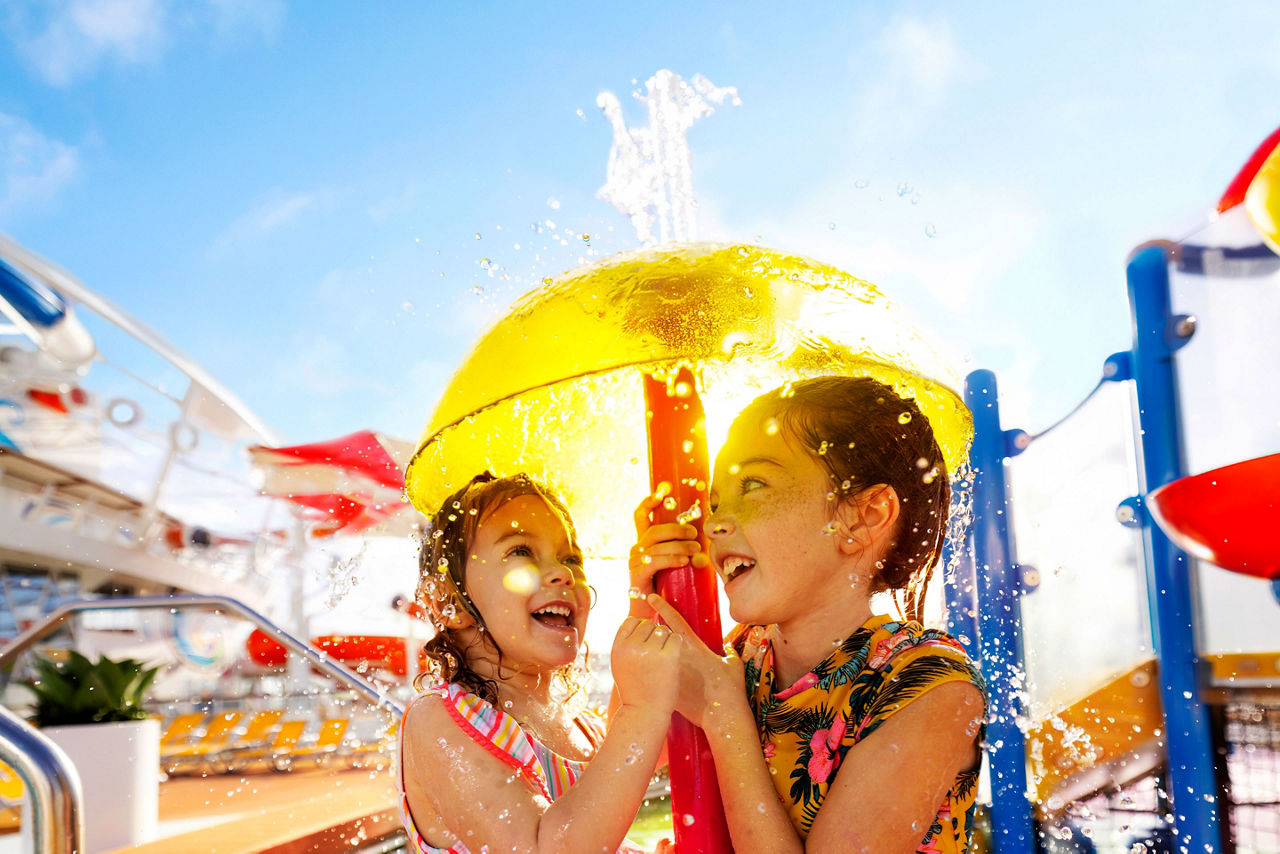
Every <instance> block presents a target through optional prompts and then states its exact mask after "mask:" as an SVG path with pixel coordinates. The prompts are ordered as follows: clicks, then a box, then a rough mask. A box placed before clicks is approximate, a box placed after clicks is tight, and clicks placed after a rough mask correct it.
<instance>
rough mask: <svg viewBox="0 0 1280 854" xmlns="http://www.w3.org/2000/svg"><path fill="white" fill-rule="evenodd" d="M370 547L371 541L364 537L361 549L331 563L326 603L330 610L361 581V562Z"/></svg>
mask: <svg viewBox="0 0 1280 854" xmlns="http://www.w3.org/2000/svg"><path fill="white" fill-rule="evenodd" d="M368 548H369V541H368V540H365V539H362V540H361V541H360V550H359V551H357V552H356V553H355V554H354V555H352V556H351V557H349V558H346V559H345V560H336V561H334V562H333V563H331V564H330V565H329V577H328V579H327V581H328V585H329V589H328V591H327V595H326V596H325V600H324V604H325V607H326V608H329V609H330V610H332V609H334V608H337V607H338V605H339V604H340V603H341V602H342V600H343V599H345V598H347V594H348V593H350V592H351V590H352V588H354V587H355V586H356V585H357V584H359V583H360V575H359V573H360V564H361V562H362V561H363V560H364V554H365V552H366V551H367V550H368Z"/></svg>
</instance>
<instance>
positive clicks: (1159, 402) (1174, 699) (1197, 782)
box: [1127, 246, 1221, 852]
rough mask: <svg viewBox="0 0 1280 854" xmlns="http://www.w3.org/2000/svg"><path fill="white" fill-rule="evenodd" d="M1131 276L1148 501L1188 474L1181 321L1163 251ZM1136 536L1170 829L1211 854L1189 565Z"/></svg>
mask: <svg viewBox="0 0 1280 854" xmlns="http://www.w3.org/2000/svg"><path fill="white" fill-rule="evenodd" d="M1127 275H1128V280H1129V306H1130V308H1131V310H1132V317H1133V351H1132V352H1133V379H1134V383H1133V394H1134V399H1135V401H1134V402H1135V409H1136V412H1137V415H1136V419H1135V428H1136V431H1137V434H1138V435H1137V443H1136V444H1137V448H1138V457H1139V463H1138V478H1139V491H1140V493H1141V494H1142V495H1146V494H1148V493H1149V492H1151V491H1152V490H1154V489H1156V488H1157V487H1160V486H1163V485H1164V484H1166V483H1169V482H1170V481H1173V480H1177V479H1178V478H1180V477H1182V476H1183V475H1185V474H1186V464H1185V462H1184V459H1183V449H1182V426H1181V421H1180V418H1179V409H1178V405H1179V404H1178V383H1177V375H1176V373H1175V371H1174V364H1173V353H1174V351H1175V350H1176V349H1177V348H1178V347H1179V346H1180V342H1179V340H1178V337H1179V332H1178V330H1177V329H1176V328H1175V327H1176V325H1177V321H1178V318H1176V317H1174V316H1173V314H1172V311H1171V308H1170V298H1169V264H1168V259H1167V257H1166V255H1165V250H1164V248H1163V247H1160V246H1150V247H1147V248H1145V249H1142V250H1141V251H1139V252H1137V253H1135V254H1134V256H1133V257H1132V258H1131V259H1130V261H1129V266H1128V270H1127ZM1183 338H1184V340H1185V335H1184V336H1183ZM1142 537H1143V544H1144V546H1145V548H1144V553H1145V559H1146V573H1147V598H1148V607H1149V608H1150V610H1151V633H1152V640H1153V642H1154V644H1155V650H1156V656H1157V658H1158V659H1159V663H1160V683H1161V684H1160V691H1161V694H1160V697H1161V700H1162V701H1163V704H1164V716H1165V744H1166V751H1167V756H1168V761H1169V792H1168V795H1169V797H1170V798H1171V799H1172V801H1173V813H1174V816H1175V829H1176V832H1177V834H1178V842H1179V846H1180V850H1183V851H1187V852H1211V851H1215V850H1217V847H1218V846H1219V844H1221V838H1220V831H1219V826H1218V804H1217V790H1216V787H1215V786H1214V778H1213V755H1212V741H1211V739H1210V733H1209V716H1208V713H1207V712H1206V710H1205V706H1204V701H1203V699H1202V696H1201V690H1200V689H1201V686H1200V679H1199V660H1198V658H1197V644H1196V613H1195V589H1194V579H1193V577H1192V574H1191V562H1190V559H1189V558H1188V556H1187V555H1186V553H1185V552H1183V551H1182V550H1180V549H1178V548H1176V547H1175V546H1174V545H1173V543H1171V542H1170V541H1169V539H1168V538H1167V537H1166V536H1165V535H1164V532H1162V531H1161V530H1160V529H1159V528H1158V527H1157V526H1156V525H1154V524H1152V522H1151V519H1150V517H1149V516H1148V515H1147V514H1146V513H1145V512H1144V513H1143V514H1142Z"/></svg>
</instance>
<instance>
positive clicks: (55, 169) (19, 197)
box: [0, 113, 80, 219]
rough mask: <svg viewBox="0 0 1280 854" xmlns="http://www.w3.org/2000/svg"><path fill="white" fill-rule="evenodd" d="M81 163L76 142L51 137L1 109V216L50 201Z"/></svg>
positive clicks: (4, 216) (5, 216)
mask: <svg viewBox="0 0 1280 854" xmlns="http://www.w3.org/2000/svg"><path fill="white" fill-rule="evenodd" d="M79 167H80V157H79V154H78V152H77V150H76V148H75V147H74V146H71V145H68V144H67V143H65V142H60V141H58V140H56V139H50V138H49V137H47V136H45V135H44V134H43V133H41V132H40V130H39V129H37V128H35V127H33V126H32V125H31V124H30V123H29V122H27V121H25V120H23V119H21V118H18V117H16V116H10V115H6V114H5V113H0V219H7V218H9V217H10V216H12V215H13V214H15V213H17V212H19V211H23V210H26V209H28V208H30V207H32V206H38V205H42V204H45V203H47V202H48V201H49V200H51V199H52V198H53V197H54V196H56V195H57V194H58V192H59V191H61V190H62V188H63V187H65V186H66V185H67V184H68V183H69V182H70V181H71V180H72V178H74V177H75V175H76V172H77V171H78V170H79Z"/></svg>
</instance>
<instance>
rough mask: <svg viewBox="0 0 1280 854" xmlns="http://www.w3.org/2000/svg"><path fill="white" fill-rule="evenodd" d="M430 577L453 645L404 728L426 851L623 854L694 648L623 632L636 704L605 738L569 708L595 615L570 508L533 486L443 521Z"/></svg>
mask: <svg viewBox="0 0 1280 854" xmlns="http://www.w3.org/2000/svg"><path fill="white" fill-rule="evenodd" d="M420 563H421V576H420V582H419V588H418V599H419V601H421V602H422V603H423V605H424V606H425V608H426V609H427V611H428V613H430V614H431V616H432V618H433V621H434V622H435V623H436V625H437V627H438V629H439V631H438V633H437V634H436V636H435V637H434V638H432V640H431V641H429V642H428V643H427V647H426V650H427V656H428V658H429V660H430V663H431V665H432V666H431V668H430V671H429V672H428V673H425V674H423V676H424V677H426V678H427V679H429V680H430V682H429V687H428V688H427V689H426V690H425V691H423V692H422V693H420V694H419V695H418V696H417V697H415V699H414V700H413V701H412V702H411V703H410V704H409V706H408V708H407V709H406V710H405V715H404V721H403V724H402V727H401V748H400V750H401V755H400V772H399V773H398V775H397V779H398V782H399V784H400V786H401V792H402V797H401V815H402V818H403V820H404V824H405V827H406V829H407V830H408V834H409V839H410V841H411V843H412V846H413V849H414V850H415V851H418V852H445V851H447V852H465V851H486V850H487V851H492V852H500V851H502V852H505V851H521V852H524V851H530V852H558V853H559V852H565V851H583V852H609V851H614V850H615V849H618V848H619V845H620V844H622V843H623V841H624V840H623V837H624V836H625V834H626V832H627V829H628V828H629V827H630V825H631V823H632V821H633V820H634V819H635V816H636V813H637V811H638V810H639V807H640V804H641V801H642V799H643V798H644V793H645V789H646V788H647V786H648V784H649V777H650V774H651V772H652V770H653V768H654V765H655V764H656V762H657V758H658V754H659V751H660V749H661V747H662V743H663V739H664V737H665V735H666V731H667V725H668V722H669V719H670V716H671V712H672V710H673V708H674V706H675V700H676V689H675V685H676V682H677V673H678V662H679V649H680V647H681V646H682V644H681V642H680V638H679V637H677V636H674V635H673V634H672V633H671V632H670V631H669V630H667V629H666V628H663V627H661V626H657V625H656V624H655V623H653V622H652V621H650V620H645V619H637V618H634V617H629V618H628V619H627V620H626V622H625V623H623V625H622V627H621V628H620V629H619V631H618V634H617V637H616V639H615V640H614V645H613V652H612V666H613V677H614V680H615V682H616V683H617V690H618V692H619V696H620V699H621V702H622V705H621V707H620V708H619V709H618V711H617V713H616V714H615V715H614V717H613V720H612V726H611V727H610V730H609V734H608V736H607V737H605V736H604V735H603V731H602V728H601V727H600V726H599V725H598V724H597V723H596V722H595V721H594V720H592V719H591V718H590V717H588V716H587V715H586V714H583V713H576V714H575V713H574V712H573V711H572V710H571V707H570V703H569V702H568V701H569V700H570V699H571V695H572V694H573V693H574V689H575V688H576V682H575V679H576V677H577V676H578V675H579V673H580V669H579V668H578V667H576V666H575V661H576V660H577V657H578V651H579V648H580V646H581V643H582V636H583V632H584V631H585V629H586V624H587V612H588V610H589V608H590V606H591V602H590V594H589V592H588V587H587V583H586V579H585V577H584V576H583V572H582V552H581V550H580V549H579V548H578V543H577V537H576V534H575V532H574V528H573V522H572V520H571V519H570V518H569V514H568V512H567V511H566V510H565V508H564V505H563V504H561V503H560V501H559V500H558V499H556V498H555V496H553V495H552V494H551V493H550V492H548V491H547V490H546V489H545V488H543V487H542V486H540V485H538V484H537V483H535V482H534V481H532V480H530V479H529V478H528V477H526V476H523V475H517V476H514V477H508V478H494V477H493V476H492V475H489V474H484V475H481V476H479V477H477V478H475V479H474V480H472V481H471V483H469V484H467V486H465V487H463V488H462V489H461V490H459V491H458V492H456V493H455V494H454V495H452V496H450V497H449V498H448V499H446V501H445V503H444V505H443V506H442V507H441V509H440V511H439V512H438V513H437V514H436V516H435V517H434V518H433V519H432V523H431V529H430V534H429V536H428V538H427V540H426V542H425V543H424V545H423V548H422V556H421V559H420ZM420 678H421V677H420ZM642 680H643V684H642ZM418 687H419V689H420V690H421V685H419V686H418ZM642 690H643V693H642ZM588 760H589V761H590V763H589V764H588ZM579 782H581V783H582V784H583V785H575V784H576V783H579ZM625 850H627V851H635V850H638V849H635V848H634V847H632V846H630V843H627V844H626V846H625Z"/></svg>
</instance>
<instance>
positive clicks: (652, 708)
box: [404, 618, 682, 854]
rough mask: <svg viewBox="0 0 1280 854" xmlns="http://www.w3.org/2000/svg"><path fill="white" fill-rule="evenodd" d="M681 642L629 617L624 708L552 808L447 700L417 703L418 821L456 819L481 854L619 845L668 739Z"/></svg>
mask: <svg viewBox="0 0 1280 854" xmlns="http://www.w3.org/2000/svg"><path fill="white" fill-rule="evenodd" d="M681 646H682V643H681V639H680V637H679V636H677V635H674V634H673V633H671V632H669V631H667V630H666V629H665V628H661V627H657V626H656V625H655V624H654V623H653V622H651V621H647V620H643V621H642V620H638V619H634V618H628V619H627V621H626V622H624V623H623V625H622V627H621V628H620V629H619V630H618V635H617V638H616V639H615V641H614V647H613V652H612V662H613V668H614V679H615V681H616V683H617V684H618V686H619V689H620V690H621V692H622V705H621V706H620V708H619V709H618V711H617V713H616V714H615V715H614V717H613V721H612V724H611V726H610V728H609V733H608V735H607V736H606V737H605V740H604V742H603V743H602V744H601V745H600V748H599V750H598V751H597V752H596V755H595V756H594V757H593V758H592V760H591V762H590V763H589V764H588V766H587V768H586V769H585V770H584V771H583V773H582V776H581V777H580V778H579V779H578V782H577V784H576V785H574V786H573V787H572V788H571V789H569V791H567V792H565V793H564V794H563V795H562V796H561V797H560V799H559V800H557V801H555V802H554V803H552V804H550V805H548V804H547V802H546V799H545V798H543V797H542V796H541V795H539V794H538V793H536V792H535V791H534V790H533V788H532V786H531V785H530V784H529V783H527V782H526V781H525V780H524V779H523V778H522V777H521V776H520V774H519V773H518V772H517V770H516V769H515V768H514V767H512V765H510V764H508V763H507V762H505V761H503V760H502V759H501V758H499V757H498V756H497V755H495V754H494V753H491V752H490V751H489V750H487V749H486V748H485V747H484V746H482V745H480V744H478V743H476V742H475V741H474V740H472V739H471V738H470V737H468V736H467V734H466V733H464V732H463V731H462V730H461V729H460V728H459V727H458V725H457V723H456V722H455V721H454V720H453V719H452V717H451V716H450V715H449V713H448V711H447V710H446V708H445V707H444V705H443V703H442V702H441V701H440V700H439V699H435V698H427V699H424V700H422V701H419V702H417V703H414V704H413V705H412V706H411V707H410V709H409V712H408V714H407V715H406V716H405V722H404V739H405V742H404V775H405V787H406V792H407V793H408V795H409V802H410V808H411V811H412V808H413V806H414V804H415V802H416V803H421V804H422V805H423V808H422V809H421V810H419V811H415V812H414V816H415V823H417V822H418V820H419V819H418V818H417V816H418V815H419V813H421V814H423V815H431V814H434V815H435V816H446V817H447V822H445V823H446V824H447V825H448V830H449V831H451V832H452V835H453V836H456V837H457V838H459V839H461V840H462V842H463V843H464V844H465V845H466V846H467V847H468V848H470V849H471V850H473V851H478V850H482V849H483V847H484V846H488V850H490V851H494V852H506V851H519V852H526V851H527V852H547V854H550V853H551V852H564V851H607V852H612V851H614V850H615V849H617V847H618V845H619V844H620V843H621V842H622V840H623V838H624V837H625V836H626V833H627V830H628V828H629V827H630V826H631V823H632V821H634V820H635V816H636V813H637V812H638V811H639V808H640V804H641V802H642V801H643V799H644V793H645V790H646V789H647V788H648V785H649V778H650V772H651V771H652V769H653V765H654V761H655V758H656V756H657V754H658V751H659V749H660V748H661V746H662V742H663V740H664V738H665V737H666V731H667V726H668V723H669V721H670V718H671V713H672V710H673V708H674V705H675V684H676V671H677V667H678V659H679V649H680V647H681ZM642 690H643V692H644V693H643V694H642V693H641V691H642ZM424 824H425V822H424ZM418 829H419V831H420V832H421V833H423V834H424V835H435V833H438V832H439V831H438V829H435V828H429V827H425V826H419V828H418ZM433 831H434V833H433ZM440 838H441V837H437V839H440Z"/></svg>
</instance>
